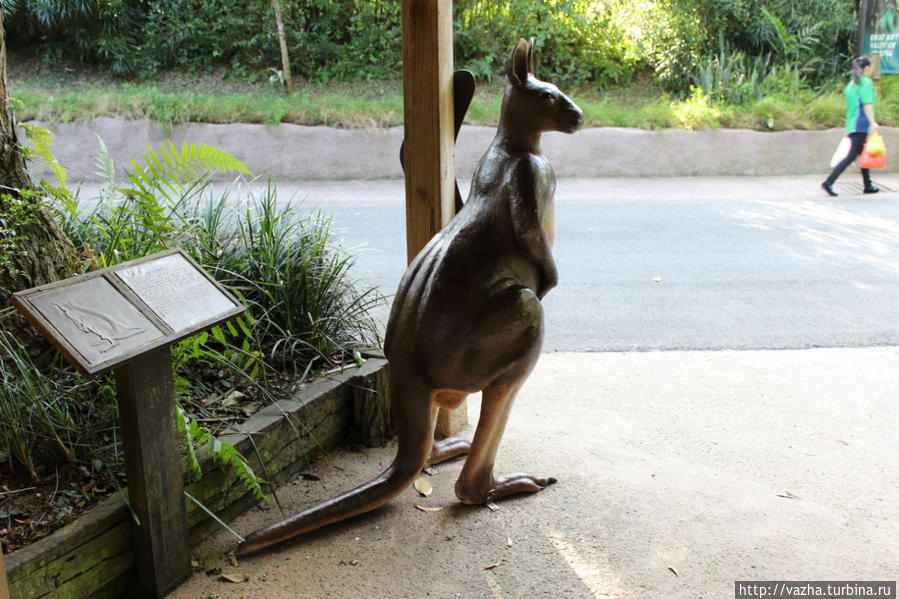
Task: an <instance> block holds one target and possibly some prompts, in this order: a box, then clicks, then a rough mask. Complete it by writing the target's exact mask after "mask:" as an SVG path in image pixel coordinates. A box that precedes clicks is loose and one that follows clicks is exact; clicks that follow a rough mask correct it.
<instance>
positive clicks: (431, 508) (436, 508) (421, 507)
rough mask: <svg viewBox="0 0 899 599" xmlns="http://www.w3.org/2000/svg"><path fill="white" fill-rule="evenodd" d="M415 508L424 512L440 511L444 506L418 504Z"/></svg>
mask: <svg viewBox="0 0 899 599" xmlns="http://www.w3.org/2000/svg"><path fill="white" fill-rule="evenodd" d="M415 509H417V510H421V511H423V512H439V511H440V510H442V509H443V508H442V507H427V506H424V505H416V506H415Z"/></svg>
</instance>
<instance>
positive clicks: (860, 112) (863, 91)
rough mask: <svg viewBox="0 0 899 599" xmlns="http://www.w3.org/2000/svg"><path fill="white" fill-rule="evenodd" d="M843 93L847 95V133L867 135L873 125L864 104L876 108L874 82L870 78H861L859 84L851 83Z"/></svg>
mask: <svg viewBox="0 0 899 599" xmlns="http://www.w3.org/2000/svg"><path fill="white" fill-rule="evenodd" d="M843 93H844V94H846V133H867V132H868V127H870V126H871V123H869V122H868V117H867V115H865V109H864V108H862V104H870V105H871V108H874V97H875V96H876V93H875V92H874V82H873V81H871V78H870V77H861V78H859V82H858V83H853V82H852V81H850V82H849V83H848V84H847V85H846V88H845V89H844V90H843Z"/></svg>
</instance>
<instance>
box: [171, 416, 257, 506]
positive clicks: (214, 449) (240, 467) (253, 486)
mask: <svg viewBox="0 0 899 599" xmlns="http://www.w3.org/2000/svg"><path fill="white" fill-rule="evenodd" d="M175 408H176V410H177V418H176V420H177V422H178V432H179V433H181V438H182V439H183V440H184V446H185V450H186V453H187V455H186V457H187V465H188V467H189V468H190V471H191V473H192V475H193V479H194V480H199V479H200V477H201V476H203V471H202V469H201V468H200V461H199V460H198V459H197V453H196V450H195V449H194V445H195V444H196V445H202V444H203V443H206V444H207V449H208V453H209V456H210V457H211V458H212V459H213V460H214V461H215V463H216V464H218V466H219V468H221V469H222V470H224V469H225V468H227V467H229V466H232V467H234V469H235V470H236V471H237V476H238V478H239V479H240V481H241V482H242V483H243V485H244V488H245V489H246V490H247V491H249V492H250V493H252V494H253V496H254V497H255V498H256V499H266V497H265V493H263V492H262V485H263V484H265V483H266V481H265V480H264V479H262V478H259V477H258V476H257V475H256V473H255V472H254V471H253V469H252V468H251V467H250V465H249V464H248V463H247V461H246V460H244V459H243V456H242V455H240V452H238V451H237V450H236V449H235V448H234V446H233V445H229V444H228V443H222V442H221V441H219V440H218V439H216V438H215V437H213V436H212V434H211V433H210V432H209V431H208V430H206V429H205V428H203V427H202V426H201V425H200V424H198V423H197V421H196V420H194V419H193V418H188V416H187V414H186V413H185V412H184V410H183V409H182V408H181V406H178V405H176V406H175Z"/></svg>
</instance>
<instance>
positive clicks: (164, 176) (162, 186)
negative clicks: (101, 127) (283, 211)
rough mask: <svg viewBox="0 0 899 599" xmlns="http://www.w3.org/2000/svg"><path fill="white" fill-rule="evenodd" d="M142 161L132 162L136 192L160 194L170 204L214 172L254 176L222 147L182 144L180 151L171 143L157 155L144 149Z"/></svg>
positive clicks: (132, 181) (131, 176)
mask: <svg viewBox="0 0 899 599" xmlns="http://www.w3.org/2000/svg"><path fill="white" fill-rule="evenodd" d="M141 157H142V158H143V162H142V163H141V162H138V161H137V160H134V159H132V160H131V169H132V171H131V172H130V173H128V179H129V180H130V181H131V183H132V184H133V185H134V186H135V189H134V191H135V192H139V194H147V193H149V192H150V191H151V190H155V191H158V192H159V193H160V194H162V195H163V196H164V197H165V198H166V199H168V200H169V201H174V196H173V194H174V195H178V194H179V193H180V192H181V191H183V190H184V186H185V185H188V184H190V183H194V182H196V181H199V180H201V179H202V178H203V177H206V176H208V175H210V174H212V173H214V172H223V173H229V172H238V173H243V174H246V175H249V176H252V175H253V173H252V172H251V171H250V170H249V169H248V168H247V167H246V166H244V164H243V163H242V162H241V161H240V160H238V159H237V158H235V157H234V156H232V155H231V154H229V153H228V152H226V151H225V150H222V149H220V148H216V147H213V146H207V145H206V144H200V145H199V146H198V145H197V144H189V143H187V142H186V141H185V142H183V143H182V144H181V149H180V150H179V149H178V148H177V147H176V146H175V144H174V143H173V142H172V141H171V140H168V144H166V143H161V144H159V150H158V152H156V151H154V150H152V149H151V148H150V147H146V146H145V147H144V153H143V155H142V156H141Z"/></svg>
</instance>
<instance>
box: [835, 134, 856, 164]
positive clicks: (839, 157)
mask: <svg viewBox="0 0 899 599" xmlns="http://www.w3.org/2000/svg"><path fill="white" fill-rule="evenodd" d="M851 147H852V141H851V140H850V139H849V136H848V135H847V136H846V137H844V138H843V139H841V140H840V145H838V146H837V149H836V151H835V152H834V153H833V156H831V157H830V166H831V167H834V166H836V165H838V164H839V163H841V162H843V159H844V158H845V157H846V156H848V155H849V149H850V148H851Z"/></svg>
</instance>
